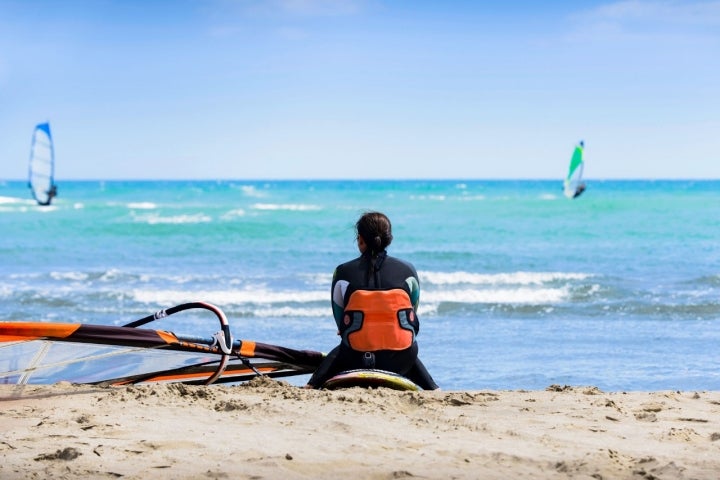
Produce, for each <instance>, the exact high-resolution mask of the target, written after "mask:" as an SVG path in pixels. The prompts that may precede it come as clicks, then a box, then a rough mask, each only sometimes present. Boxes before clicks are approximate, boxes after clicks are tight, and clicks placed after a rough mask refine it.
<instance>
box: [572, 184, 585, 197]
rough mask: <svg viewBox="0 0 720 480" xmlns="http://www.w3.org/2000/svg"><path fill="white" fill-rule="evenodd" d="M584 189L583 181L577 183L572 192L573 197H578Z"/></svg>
mask: <svg viewBox="0 0 720 480" xmlns="http://www.w3.org/2000/svg"><path fill="white" fill-rule="evenodd" d="M584 191H585V184H584V183H581V184H580V185H578V186H577V188H576V189H575V193H574V194H573V198H577V197H579V196H580V195H581V194H582V193H583V192H584Z"/></svg>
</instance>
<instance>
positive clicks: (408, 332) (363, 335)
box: [342, 288, 417, 352]
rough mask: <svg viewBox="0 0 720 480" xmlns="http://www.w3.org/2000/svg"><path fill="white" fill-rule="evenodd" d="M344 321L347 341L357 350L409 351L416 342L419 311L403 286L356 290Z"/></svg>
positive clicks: (347, 307)
mask: <svg viewBox="0 0 720 480" xmlns="http://www.w3.org/2000/svg"><path fill="white" fill-rule="evenodd" d="M343 323H344V327H345V328H344V329H343V333H342V337H343V341H345V342H346V344H347V345H349V346H350V347H351V348H352V349H353V350H356V351H360V352H375V351H377V350H405V349H406V348H410V346H412V344H413V342H414V341H415V331H416V328H415V327H414V326H413V325H417V319H416V318H415V311H414V310H413V308H412V303H411V302H410V296H409V295H408V294H407V292H405V290H402V289H400V288H395V289H392V290H356V291H354V292H352V293H351V294H350V298H349V299H348V303H347V305H346V306H345V316H344V318H343Z"/></svg>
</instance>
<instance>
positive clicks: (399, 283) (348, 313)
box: [307, 212, 438, 390]
mask: <svg viewBox="0 0 720 480" xmlns="http://www.w3.org/2000/svg"><path fill="white" fill-rule="evenodd" d="M355 229H356V233H357V244H358V249H359V250H360V256H359V257H358V258H356V259H354V260H351V261H349V262H346V263H343V264H342V265H339V266H338V267H337V268H336V269H335V273H334V275H333V281H332V287H331V296H332V310H333V316H334V317H335V323H336V324H337V327H338V334H339V335H340V336H341V338H342V340H341V342H340V345H338V346H337V347H335V348H334V349H333V350H332V351H331V352H330V353H329V354H328V355H327V356H326V357H325V359H324V360H323V362H322V364H321V365H320V366H319V367H318V369H317V370H316V371H315V373H314V374H313V375H312V377H311V378H310V380H309V381H308V385H307V388H319V387H321V386H322V385H323V383H325V381H326V380H328V379H329V378H330V377H332V376H334V375H337V374H338V373H340V372H342V371H345V370H353V369H359V368H375V369H380V370H387V371H390V372H395V373H398V374H400V375H403V376H405V377H407V378H409V379H410V380H412V381H413V382H415V383H416V384H417V385H419V386H420V387H421V388H423V389H425V390H434V389H437V388H438V386H437V384H436V383H435V381H434V380H433V379H432V377H431V376H430V374H429V373H428V371H427V370H426V369H425V366H424V365H423V364H422V362H421V361H420V359H419V358H418V346H417V342H416V341H415V336H416V335H417V334H418V332H419V331H420V322H419V320H418V318H417V306H418V303H419V300H420V282H419V280H418V275H417V272H416V271H415V267H413V266H412V264H410V263H408V262H406V261H403V260H400V259H398V258H394V257H391V256H389V255H388V254H387V251H386V249H387V247H388V246H389V245H390V243H391V242H392V239H393V236H392V225H391V224H390V219H389V218H388V217H387V216H385V215H384V214H382V213H380V212H368V213H365V214H364V215H362V216H361V217H360V219H359V220H358V221H357V223H356V224H355Z"/></svg>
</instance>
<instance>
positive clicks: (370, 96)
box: [0, 0, 720, 180]
mask: <svg viewBox="0 0 720 480" xmlns="http://www.w3.org/2000/svg"><path fill="white" fill-rule="evenodd" d="M45 120H50V122H51V126H52V129H53V135H54V137H55V145H56V156H57V163H58V164H57V170H56V173H57V177H58V180H62V179H140V178H148V179H174V178H182V179H213V178H232V179H278V178H280V179H325V178H332V179H343V178H347V179H356V178H362V179H366V178H367V179H374V178H393V179H396V178H400V179H404V178H454V179H473V178H481V179H482V178H549V179H552V178H558V177H562V176H563V175H564V174H565V169H566V167H567V163H568V162H569V158H570V155H571V153H572V149H573V146H574V144H575V143H576V142H577V141H578V140H580V139H584V140H585V142H586V161H587V164H586V170H585V171H586V177H588V178H608V179H611V178H715V179H717V178H720V155H719V154H718V152H720V1H694V0H688V1H671V0H634V1H606V2H601V1H597V2H596V1H586V2H582V1H552V0H550V1H545V2H531V1H515V2H513V1H508V2H496V1H474V2H472V1H402V0H399V1H390V0H336V1H332V0H267V1H254V0H177V1H131V0H125V1H122V0H87V1H72V0H70V1H63V2H59V1H54V0H53V1H32V0H0V178H4V179H23V178H25V175H26V168H27V167H26V162H27V156H28V153H29V147H30V135H31V133H32V129H33V126H34V125H35V124H36V123H38V122H41V121H45Z"/></svg>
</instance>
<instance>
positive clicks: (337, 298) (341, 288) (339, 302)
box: [330, 269, 350, 335]
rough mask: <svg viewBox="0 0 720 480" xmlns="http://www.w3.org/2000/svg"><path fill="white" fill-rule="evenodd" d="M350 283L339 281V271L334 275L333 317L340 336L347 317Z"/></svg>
mask: <svg viewBox="0 0 720 480" xmlns="http://www.w3.org/2000/svg"><path fill="white" fill-rule="evenodd" d="M348 285H350V283H349V282H348V281H347V280H338V279H337V269H335V272H334V273H333V281H332V286H331V287H330V303H331V305H332V312H333V317H334V318H335V324H336V325H337V327H338V335H339V334H340V330H341V327H342V325H343V318H344V317H345V292H346V291H347V287H348Z"/></svg>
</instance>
